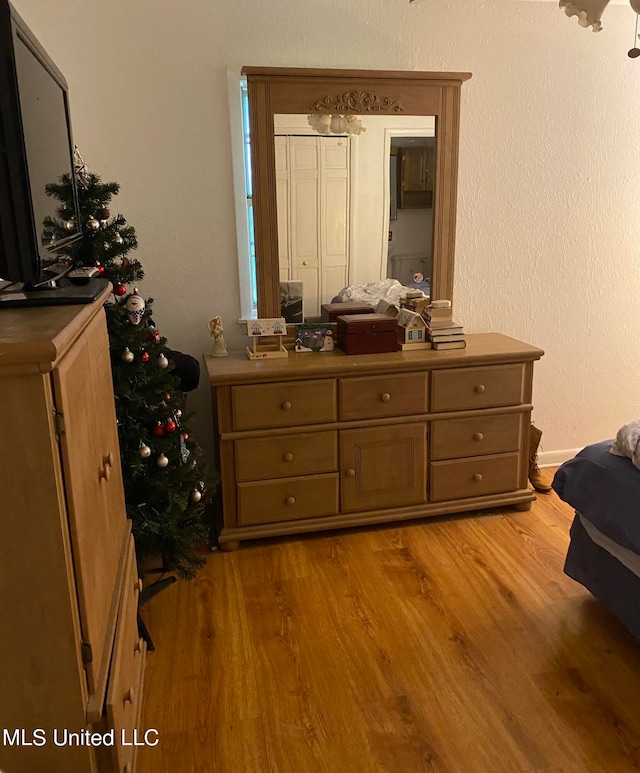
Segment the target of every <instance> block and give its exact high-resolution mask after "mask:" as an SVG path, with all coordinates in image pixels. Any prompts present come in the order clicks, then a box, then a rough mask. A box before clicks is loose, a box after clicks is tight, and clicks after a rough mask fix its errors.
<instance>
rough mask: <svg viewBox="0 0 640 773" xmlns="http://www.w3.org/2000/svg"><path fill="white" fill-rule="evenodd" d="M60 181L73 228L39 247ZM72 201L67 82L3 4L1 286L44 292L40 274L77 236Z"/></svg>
mask: <svg viewBox="0 0 640 773" xmlns="http://www.w3.org/2000/svg"><path fill="white" fill-rule="evenodd" d="M65 174H66V175H70V176H71V181H72V190H73V192H74V198H75V202H74V205H73V206H71V207H70V209H71V211H70V212H69V216H68V219H67V218H65V222H68V223H69V225H70V226H71V227H70V228H69V229H68V230H67V231H66V234H65V236H64V237H63V238H62V239H57V240H56V241H55V242H54V241H51V240H49V239H48V240H46V243H43V239H42V236H43V224H44V221H45V219H46V218H47V217H52V218H56V217H57V216H59V202H58V201H56V199H54V198H50V197H48V196H47V195H46V190H45V188H46V186H47V185H48V184H50V183H59V182H60V178H61V177H62V176H63V175H65ZM75 194H76V187H75V179H74V170H73V141H72V137H71V125H70V119H69V105H68V101H67V84H66V81H65V79H64V76H63V75H62V73H61V72H60V71H59V70H58V68H57V67H56V66H55V64H54V63H53V61H52V60H51V58H50V57H49V56H48V54H47V53H46V51H45V50H44V49H43V48H42V46H41V45H40V44H39V42H38V40H37V39H36V38H35V36H34V35H33V33H32V32H31V31H30V30H29V28H28V27H27V26H26V25H25V23H24V22H23V21H22V19H21V18H20V16H19V15H18V14H17V13H16V11H15V9H14V8H13V7H12V6H11V4H10V3H9V2H8V0H0V278H2V279H3V280H8V282H9V283H14V284H21V283H22V284H24V285H26V287H27V288H30V287H36V286H39V285H41V284H50V279H51V277H50V275H49V276H47V274H46V273H45V272H43V267H46V265H47V264H50V263H55V262H56V261H59V260H60V257H61V253H62V251H63V250H65V251H66V252H68V251H69V250H68V249H67V248H68V246H69V245H70V244H72V243H76V242H77V240H79V239H80V238H81V236H82V231H81V229H80V225H79V222H78V207H77V196H76V195H75ZM65 215H66V213H65ZM6 284H7V282H5V283H3V285H2V286H1V287H0V292H5V290H6V289H7V288H5V285H6ZM0 300H4V299H3V298H1V299H0Z"/></svg>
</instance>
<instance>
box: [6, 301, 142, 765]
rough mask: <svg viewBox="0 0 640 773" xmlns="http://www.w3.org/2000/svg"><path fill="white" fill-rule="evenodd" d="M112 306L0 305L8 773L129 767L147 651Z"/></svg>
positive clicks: (131, 763)
mask: <svg viewBox="0 0 640 773" xmlns="http://www.w3.org/2000/svg"><path fill="white" fill-rule="evenodd" d="M107 297H108V292H106V291H105V293H104V296H103V297H102V298H101V299H100V300H99V301H98V302H96V303H93V304H90V305H86V306H67V307H57V308H54V307H46V308H30V309H0V405H1V406H2V431H1V432H0V459H2V464H0V511H1V514H2V515H1V517H0V620H1V621H2V624H1V625H2V631H1V634H0V696H1V697H0V728H2V729H3V732H4V736H3V739H2V743H0V770H4V771H6V772H7V773H35V771H47V773H94V772H97V773H115V772H116V771H117V772H118V773H125V772H126V773H133V770H134V762H135V760H134V753H133V752H134V747H133V746H128V745H127V743H128V742H130V741H131V738H132V734H133V729H134V728H135V727H136V726H137V722H138V717H139V709H140V704H141V692H142V683H143V672H144V660H145V643H144V641H143V640H142V639H139V638H138V629H137V622H136V613H137V601H138V593H139V590H140V582H139V580H138V575H137V570H136V561H135V553H134V545H133V538H132V536H131V529H130V522H129V521H128V520H127V518H126V514H125V505H124V494H123V488H122V473H121V468H120V454H119V449H118V433H117V426H116V417H115V408H114V399H113V386H112V380H111V365H110V360H109V342H108V336H107V328H106V320H105V315H104V309H103V303H104V301H105V300H106V298H107ZM87 730H89V731H91V732H100V733H102V734H105V733H109V731H111V730H113V731H114V732H113V746H104V745H101V746H93V745H91V744H89V745H87V743H86V741H85V743H82V744H81V745H78V744H77V742H76V744H74V745H71V744H69V743H64V742H65V732H66V733H79V734H82V733H85V732H86V731H87ZM123 730H124V731H125V737H124V741H125V743H124V744H123V743H122V740H123V737H122V731H123ZM16 731H18V734H17V735H16ZM7 733H8V735H7ZM79 737H80V738H82V735H80V736H79ZM103 737H104V738H105V739H106V740H107V742H109V741H110V737H109V735H107V736H103ZM67 740H69V739H67ZM56 741H57V743H60V744H62V745H57V744H56Z"/></svg>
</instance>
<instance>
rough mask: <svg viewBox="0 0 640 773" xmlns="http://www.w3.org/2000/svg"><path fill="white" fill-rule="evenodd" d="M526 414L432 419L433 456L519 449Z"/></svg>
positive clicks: (436, 457) (451, 456) (456, 455)
mask: <svg viewBox="0 0 640 773" xmlns="http://www.w3.org/2000/svg"><path fill="white" fill-rule="evenodd" d="M523 418H524V414H521V413H506V414H502V415H499V416H474V417H473V418H470V419H443V420H442V421H434V422H432V423H431V454H430V458H431V459H433V460H436V459H458V458H460V457H462V456H477V455H478V454H500V453H504V452H506V451H517V450H518V448H519V445H520V429H521V426H522V421H523Z"/></svg>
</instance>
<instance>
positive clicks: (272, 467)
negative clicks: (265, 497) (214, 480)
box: [235, 432, 338, 482]
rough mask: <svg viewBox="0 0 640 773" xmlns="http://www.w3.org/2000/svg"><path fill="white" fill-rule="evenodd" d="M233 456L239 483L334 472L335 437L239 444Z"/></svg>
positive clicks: (314, 434) (313, 434)
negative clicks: (234, 456)
mask: <svg viewBox="0 0 640 773" xmlns="http://www.w3.org/2000/svg"><path fill="white" fill-rule="evenodd" d="M235 452H236V480H237V481H239V482H244V481H249V480H267V479H269V478H291V477H293V476H295V475H311V474H312V473H322V472H335V471H336V470H337V469H338V433H337V432H308V433H302V434H300V435H280V436H277V435H276V436H275V437H266V438H250V439H247V440H238V441H237V442H236V444H235Z"/></svg>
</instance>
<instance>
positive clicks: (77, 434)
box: [53, 314, 129, 711]
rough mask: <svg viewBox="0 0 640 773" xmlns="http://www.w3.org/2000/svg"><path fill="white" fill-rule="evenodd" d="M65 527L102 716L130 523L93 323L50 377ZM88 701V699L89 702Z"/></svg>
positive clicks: (99, 321) (102, 352) (100, 341)
mask: <svg viewBox="0 0 640 773" xmlns="http://www.w3.org/2000/svg"><path fill="white" fill-rule="evenodd" d="M53 375H54V382H55V392H56V402H57V409H58V411H62V413H63V416H64V432H63V433H62V435H61V437H60V445H61V449H62V461H63V470H64V479H65V488H66V490H67V502H68V511H69V528H70V532H71V544H72V551H73V561H74V567H75V576H76V583H77V590H78V601H79V605H80V625H81V628H82V638H83V641H84V643H85V644H86V645H89V647H90V648H91V649H90V652H91V656H90V660H89V662H88V663H87V664H86V673H87V681H88V687H89V692H90V693H91V694H92V695H94V696H96V697H97V700H95V701H93V703H95V704H96V705H95V708H96V710H97V711H99V710H100V708H101V704H102V700H103V698H104V692H105V690H106V680H107V674H108V668H109V658H110V655H111V644H112V639H113V631H114V629H115V620H116V616H117V609H118V601H119V593H120V587H121V583H120V582H119V580H118V578H119V577H121V571H122V570H121V566H120V564H121V560H122V559H123V557H124V554H123V546H124V541H125V538H126V534H127V533H128V531H129V523H128V521H127V519H126V517H125V505H124V495H123V492H122V479H121V473H120V452H119V446H118V436H117V429H116V417H115V408H114V404H113V387H112V379H111V366H110V362H109V344H108V340H107V330H106V323H105V319H104V316H103V315H102V314H100V315H98V316H97V317H95V318H94V320H93V321H92V322H91V323H90V325H89V326H88V328H87V329H86V331H85V334H84V335H83V336H82V337H81V338H80V339H79V341H78V342H77V343H76V344H75V346H74V347H73V348H72V349H71V350H70V352H69V353H68V354H67V355H66V356H65V357H64V359H63V360H62V361H61V363H60V365H59V367H57V368H56V369H55V371H54V374H53ZM90 703H91V701H90Z"/></svg>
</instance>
